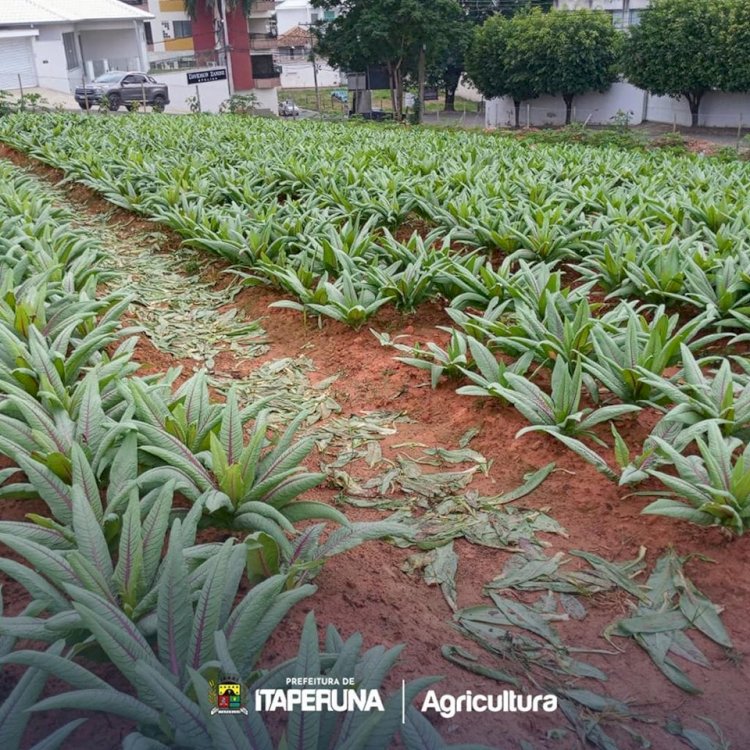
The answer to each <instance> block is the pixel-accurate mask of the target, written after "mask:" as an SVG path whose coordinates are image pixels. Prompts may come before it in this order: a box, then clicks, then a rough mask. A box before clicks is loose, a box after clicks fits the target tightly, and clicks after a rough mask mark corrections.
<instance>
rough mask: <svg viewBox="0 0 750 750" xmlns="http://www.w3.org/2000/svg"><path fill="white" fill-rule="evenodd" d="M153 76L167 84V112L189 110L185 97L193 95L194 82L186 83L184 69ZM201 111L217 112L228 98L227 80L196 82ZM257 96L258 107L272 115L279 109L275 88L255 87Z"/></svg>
mask: <svg viewBox="0 0 750 750" xmlns="http://www.w3.org/2000/svg"><path fill="white" fill-rule="evenodd" d="M154 78H156V80H157V81H159V82H160V83H165V84H166V85H167V86H169V104H168V105H167V109H166V111H167V112H189V111H190V107H189V106H188V104H187V103H186V101H185V100H186V99H187V98H188V97H191V96H195V84H191V85H188V82H187V75H186V73H185V71H179V72H178V71H175V72H174V73H161V72H160V73H157V74H156V75H155V76H154ZM198 89H199V91H200V100H201V111H202V112H218V111H219V107H220V106H221V104H222V102H224V101H226V100H227V99H229V86H228V85H227V81H210V82H208V83H200V84H198ZM253 93H254V94H255V96H257V97H258V109H268V110H270V111H271V112H272V113H273V114H274V115H275V114H276V113H277V112H278V109H279V100H278V95H277V91H276V89H266V90H261V89H255V90H254V91H253Z"/></svg>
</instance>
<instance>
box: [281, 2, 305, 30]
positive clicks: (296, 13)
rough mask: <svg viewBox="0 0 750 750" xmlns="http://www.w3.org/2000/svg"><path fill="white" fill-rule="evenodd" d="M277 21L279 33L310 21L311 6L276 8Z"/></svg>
mask: <svg viewBox="0 0 750 750" xmlns="http://www.w3.org/2000/svg"><path fill="white" fill-rule="evenodd" d="M276 23H277V27H278V30H279V35H281V34H284V33H286V32H287V31H289V29H293V28H294V27H295V26H299V25H300V24H302V23H310V8H309V7H307V8H282V7H277V8H276Z"/></svg>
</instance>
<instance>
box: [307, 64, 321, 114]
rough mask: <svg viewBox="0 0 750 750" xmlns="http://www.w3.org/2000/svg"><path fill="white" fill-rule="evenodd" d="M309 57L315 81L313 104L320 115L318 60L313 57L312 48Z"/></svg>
mask: <svg viewBox="0 0 750 750" xmlns="http://www.w3.org/2000/svg"><path fill="white" fill-rule="evenodd" d="M310 57H311V58H312V66H313V81H314V83H315V106H316V107H317V109H318V114H319V115H321V116H322V115H323V111H322V110H321V108H320V87H319V86H318V61H317V60H316V59H315V51H314V50H313V51H312V52H311V53H310Z"/></svg>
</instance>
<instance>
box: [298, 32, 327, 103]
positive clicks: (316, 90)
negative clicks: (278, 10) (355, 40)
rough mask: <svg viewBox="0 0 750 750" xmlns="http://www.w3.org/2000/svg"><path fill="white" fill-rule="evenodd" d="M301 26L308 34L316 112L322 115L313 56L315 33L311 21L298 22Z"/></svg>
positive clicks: (316, 67)
mask: <svg viewBox="0 0 750 750" xmlns="http://www.w3.org/2000/svg"><path fill="white" fill-rule="evenodd" d="M299 25H300V26H301V27H302V28H306V29H307V33H308V34H309V35H310V57H309V60H310V62H311V63H312V66H313V83H314V85H315V106H316V107H317V109H318V114H319V115H320V116H322V115H323V111H322V109H321V105H320V86H318V60H317V58H316V57H315V34H313V32H312V24H311V23H301V24H299Z"/></svg>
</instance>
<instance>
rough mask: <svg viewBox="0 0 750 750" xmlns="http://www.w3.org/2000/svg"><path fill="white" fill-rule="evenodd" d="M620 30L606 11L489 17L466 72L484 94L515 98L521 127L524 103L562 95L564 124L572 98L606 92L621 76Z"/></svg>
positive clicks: (533, 12) (538, 10)
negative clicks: (551, 95)
mask: <svg viewBox="0 0 750 750" xmlns="http://www.w3.org/2000/svg"><path fill="white" fill-rule="evenodd" d="M618 40H619V37H618V32H617V31H616V30H615V28H614V26H613V25H612V21H611V20H610V19H609V17H608V16H607V14H605V13H602V12H599V11H590V10H574V11H567V10H564V11H555V10H553V11H550V12H549V13H542V12H541V10H540V9H539V8H534V9H532V10H530V11H527V12H523V13H519V14H516V15H515V16H513V17H512V18H511V19H509V20H507V19H505V18H503V17H502V16H495V17H493V18H490V19H488V20H487V21H486V22H485V23H484V25H483V26H482V27H481V29H480V30H479V31H478V32H477V34H476V36H475V38H474V41H473V44H472V47H471V51H470V53H469V64H468V65H467V71H468V73H469V77H470V78H471V79H472V81H473V82H474V85H475V86H477V88H478V89H479V91H481V92H482V93H483V94H484V96H485V97H487V98H493V97H498V96H510V97H511V98H512V99H513V103H514V105H515V110H516V127H518V125H519V115H520V106H521V102H522V101H524V100H526V99H533V98H535V97H537V96H539V95H540V94H553V95H556V96H562V97H563V99H564V100H565V122H566V124H568V123H570V120H571V114H572V109H573V99H574V97H575V96H577V95H578V94H583V93H585V92H587V91H606V90H607V89H608V88H609V87H610V86H611V85H612V83H613V82H614V81H615V80H616V78H617V59H618V51H617V50H618Z"/></svg>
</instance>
